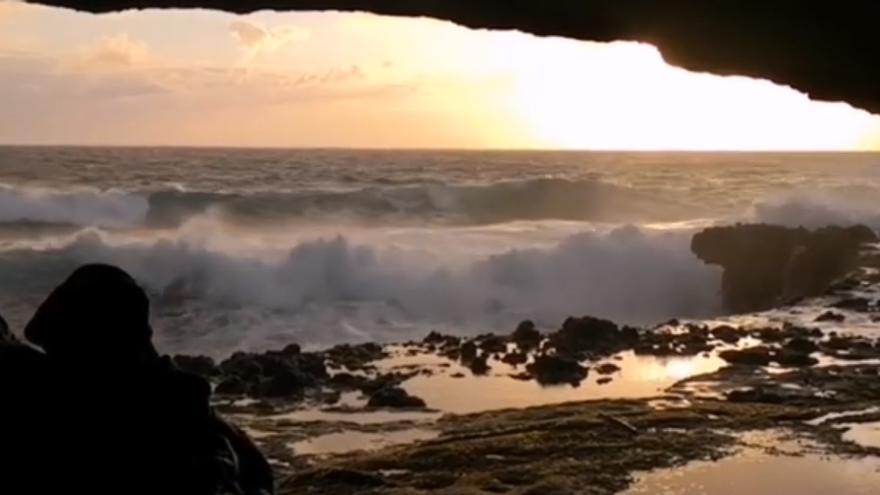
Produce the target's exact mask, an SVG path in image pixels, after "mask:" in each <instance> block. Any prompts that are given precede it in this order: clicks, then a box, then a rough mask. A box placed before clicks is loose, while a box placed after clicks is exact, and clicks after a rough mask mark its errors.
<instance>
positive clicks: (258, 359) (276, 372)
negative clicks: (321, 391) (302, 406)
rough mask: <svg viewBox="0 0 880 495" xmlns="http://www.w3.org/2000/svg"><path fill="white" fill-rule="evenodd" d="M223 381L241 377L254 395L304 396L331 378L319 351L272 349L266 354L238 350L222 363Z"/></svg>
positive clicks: (274, 396)
mask: <svg viewBox="0 0 880 495" xmlns="http://www.w3.org/2000/svg"><path fill="white" fill-rule="evenodd" d="M219 369H220V372H221V376H222V380H221V381H225V380H226V379H229V378H237V379H238V380H239V381H241V382H243V383H244V387H245V389H246V391H247V393H248V394H250V395H253V396H254V397H273V398H280V397H291V398H298V397H300V396H302V394H303V392H304V391H305V389H307V388H314V387H317V386H319V385H320V384H321V383H322V382H324V381H325V380H326V379H328V378H329V375H328V373H327V368H326V366H325V365H324V358H323V357H322V356H321V355H318V354H294V353H293V352H292V349H286V351H269V352H265V353H263V354H251V353H242V352H238V353H235V354H233V355H232V356H231V357H230V358H229V359H227V360H225V361H223V362H222V363H220V366H219Z"/></svg>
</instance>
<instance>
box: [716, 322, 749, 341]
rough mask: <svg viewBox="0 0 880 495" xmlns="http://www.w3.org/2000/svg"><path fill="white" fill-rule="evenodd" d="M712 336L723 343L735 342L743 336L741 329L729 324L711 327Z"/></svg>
mask: <svg viewBox="0 0 880 495" xmlns="http://www.w3.org/2000/svg"><path fill="white" fill-rule="evenodd" d="M711 333H712V337H713V338H715V339H717V340H720V341H721V342H724V343H725V344H731V345H733V344H736V343H738V342H739V341H740V339H741V338H742V337H743V335H742V333H743V332H742V331H741V330H739V329H737V328H734V327H732V326H730V325H721V326H720V327H715V328H713V329H712V332H711Z"/></svg>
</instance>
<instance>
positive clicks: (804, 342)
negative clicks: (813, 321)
mask: <svg viewBox="0 0 880 495" xmlns="http://www.w3.org/2000/svg"><path fill="white" fill-rule="evenodd" d="M785 349H787V350H790V351H794V352H800V353H802V354H810V353H813V352H816V351H818V350H819V346H818V345H817V344H816V343H815V342H813V341H812V340H810V339H806V338H804V337H796V338H793V339H791V340H789V341H788V342H786V343H785Z"/></svg>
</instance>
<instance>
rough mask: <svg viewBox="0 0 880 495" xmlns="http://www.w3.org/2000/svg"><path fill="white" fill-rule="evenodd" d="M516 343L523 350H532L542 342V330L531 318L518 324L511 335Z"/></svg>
mask: <svg viewBox="0 0 880 495" xmlns="http://www.w3.org/2000/svg"><path fill="white" fill-rule="evenodd" d="M510 337H511V340H513V341H514V342H515V343H516V345H517V346H518V347H519V348H520V349H523V350H530V349H534V348H536V347H538V345H540V344H541V339H542V338H543V337H542V336H541V332H539V331H538V329H537V328H536V327H535V323H534V322H533V321H531V320H525V321H523V322H520V324H519V325H517V326H516V330H514V331H513V334H512V335H511V336H510Z"/></svg>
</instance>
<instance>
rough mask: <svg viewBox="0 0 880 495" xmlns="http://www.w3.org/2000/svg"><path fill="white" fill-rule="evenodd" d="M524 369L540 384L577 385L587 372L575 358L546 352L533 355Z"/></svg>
mask: <svg viewBox="0 0 880 495" xmlns="http://www.w3.org/2000/svg"><path fill="white" fill-rule="evenodd" d="M526 369H527V370H528V371H529V373H531V375H532V376H533V377H534V378H535V380H537V381H538V383H540V384H541V385H559V384H565V383H568V384H571V385H579V384H580V383H581V382H582V381H583V380H584V379H585V378H586V377H587V373H588V369H587V368H585V367H583V366H581V364H580V363H579V362H578V361H577V360H576V359H573V358H570V357H566V356H559V355H548V354H542V355H540V356H537V357H535V361H534V362H533V363H531V364H529V365H528V366H527V367H526Z"/></svg>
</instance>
